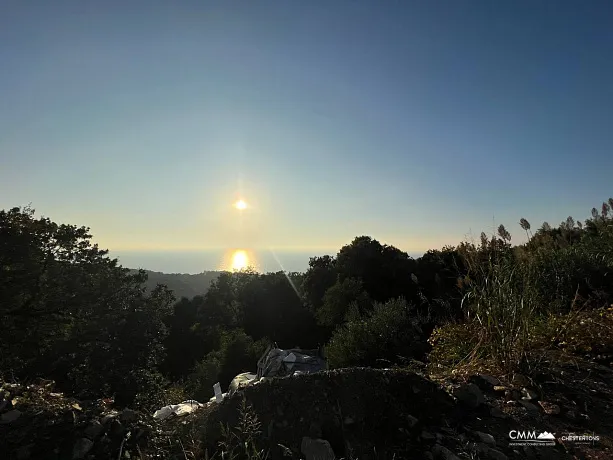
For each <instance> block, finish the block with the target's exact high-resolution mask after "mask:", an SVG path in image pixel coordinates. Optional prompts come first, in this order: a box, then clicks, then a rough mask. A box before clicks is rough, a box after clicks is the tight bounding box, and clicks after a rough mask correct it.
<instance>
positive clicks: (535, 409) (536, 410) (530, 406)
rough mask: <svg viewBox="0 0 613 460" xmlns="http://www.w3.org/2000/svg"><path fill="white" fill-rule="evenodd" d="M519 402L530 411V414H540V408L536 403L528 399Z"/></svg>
mask: <svg viewBox="0 0 613 460" xmlns="http://www.w3.org/2000/svg"><path fill="white" fill-rule="evenodd" d="M519 403H520V404H521V405H522V406H524V408H525V409H526V410H527V411H528V413H529V414H531V415H538V414H539V413H540V412H539V408H538V407H536V406H535V405H534V404H532V403H529V402H528V401H524V400H523V399H522V400H520V401H519Z"/></svg>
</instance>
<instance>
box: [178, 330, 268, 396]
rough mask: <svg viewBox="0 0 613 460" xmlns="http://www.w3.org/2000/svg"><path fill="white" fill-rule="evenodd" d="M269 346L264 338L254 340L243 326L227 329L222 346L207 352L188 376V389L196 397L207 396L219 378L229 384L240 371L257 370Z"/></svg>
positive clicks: (219, 380)
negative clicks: (258, 363) (259, 361)
mask: <svg viewBox="0 0 613 460" xmlns="http://www.w3.org/2000/svg"><path fill="white" fill-rule="evenodd" d="M266 346H267V343H266V342H265V341H263V340H259V341H257V342H256V341H254V340H253V338H251V337H250V336H248V335H247V334H245V332H244V331H243V330H242V329H234V330H231V331H227V332H224V333H223V334H222V337H221V346H220V349H219V350H216V351H212V352H210V353H208V354H207V355H206V356H205V358H204V359H203V360H202V361H200V362H199V363H198V364H196V366H195V367H194V370H193V372H192V374H191V375H190V376H189V379H188V391H189V392H190V394H191V395H193V397H194V398H195V399H197V400H203V401H204V400H208V399H209V398H210V397H211V396H212V387H213V385H214V384H215V383H217V382H220V383H221V385H222V388H226V387H227V386H228V385H229V384H230V382H231V381H232V379H233V378H234V377H235V376H236V375H237V374H240V373H242V372H255V371H256V370H257V362H258V360H259V358H260V357H261V355H262V353H264V351H265V350H266Z"/></svg>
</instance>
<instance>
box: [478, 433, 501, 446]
mask: <svg viewBox="0 0 613 460" xmlns="http://www.w3.org/2000/svg"><path fill="white" fill-rule="evenodd" d="M474 434H475V436H476V437H477V438H478V439H479V441H481V442H482V443H484V444H487V445H488V446H495V445H496V440H495V439H494V436H492V435H491V434H489V433H484V432H483V431H475V432H474Z"/></svg>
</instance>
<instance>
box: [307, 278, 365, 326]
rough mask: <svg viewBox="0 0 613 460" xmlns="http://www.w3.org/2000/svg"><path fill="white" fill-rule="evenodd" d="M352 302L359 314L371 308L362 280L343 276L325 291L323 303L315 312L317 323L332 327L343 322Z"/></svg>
mask: <svg viewBox="0 0 613 460" xmlns="http://www.w3.org/2000/svg"><path fill="white" fill-rule="evenodd" d="M352 304H354V305H355V308H357V310H358V312H359V313H360V314H363V313H365V312H366V311H370V310H372V300H371V299H370V297H369V296H368V294H367V293H366V291H365V290H364V286H363V285H362V281H361V280H359V279H356V278H345V279H344V280H343V281H338V282H337V283H336V284H335V285H334V286H332V287H331V288H330V289H328V290H327V291H326V294H325V295H324V303H323V305H322V306H321V308H319V310H317V313H316V317H317V321H318V323H319V324H321V325H322V326H326V327H328V328H330V329H334V328H335V327H336V326H339V325H341V324H342V323H343V322H344V319H345V317H346V315H347V312H348V311H349V307H350V305H352Z"/></svg>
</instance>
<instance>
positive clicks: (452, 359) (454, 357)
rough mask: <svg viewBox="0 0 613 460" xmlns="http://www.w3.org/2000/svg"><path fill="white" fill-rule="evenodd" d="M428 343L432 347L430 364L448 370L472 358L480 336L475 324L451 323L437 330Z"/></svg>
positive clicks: (429, 357)
mask: <svg viewBox="0 0 613 460" xmlns="http://www.w3.org/2000/svg"><path fill="white" fill-rule="evenodd" d="M428 342H429V343H430V345H431V346H432V351H431V352H430V353H429V354H428V360H429V361H430V364H432V365H434V366H438V365H441V366H444V367H446V368H447V367H453V366H455V365H457V364H459V363H461V362H462V361H464V360H466V359H467V358H469V357H470V356H471V354H472V353H473V351H475V350H476V349H477V348H476V347H477V344H478V336H477V334H476V333H475V328H474V325H473V323H449V324H445V325H443V326H441V327H437V328H435V329H434V331H432V335H430V338H429V339H428ZM477 350H478V349H477Z"/></svg>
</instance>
